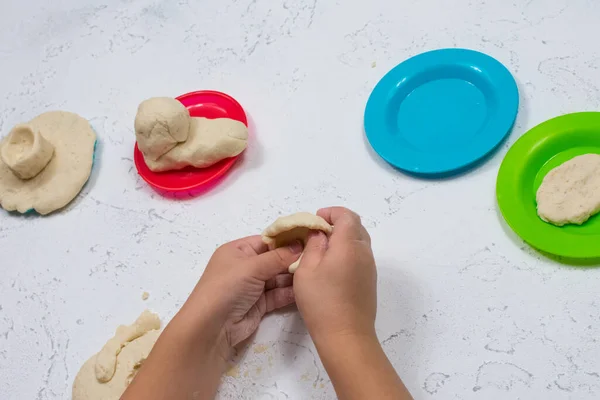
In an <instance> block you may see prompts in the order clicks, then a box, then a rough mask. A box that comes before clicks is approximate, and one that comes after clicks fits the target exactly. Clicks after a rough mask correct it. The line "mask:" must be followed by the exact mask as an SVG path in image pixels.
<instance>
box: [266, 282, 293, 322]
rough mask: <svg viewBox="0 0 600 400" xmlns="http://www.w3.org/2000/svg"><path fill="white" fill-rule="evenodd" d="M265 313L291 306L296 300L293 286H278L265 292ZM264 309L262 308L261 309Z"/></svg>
mask: <svg viewBox="0 0 600 400" xmlns="http://www.w3.org/2000/svg"><path fill="white" fill-rule="evenodd" d="M265 300H266V301H265V306H266V307H265V313H269V312H271V311H273V310H277V309H279V308H282V307H285V306H289V305H290V304H294V302H295V301H296V299H295V297H294V288H293V287H292V286H288V287H284V288H276V289H273V290H268V291H266V292H265ZM261 311H262V310H261ZM263 315H264V314H263Z"/></svg>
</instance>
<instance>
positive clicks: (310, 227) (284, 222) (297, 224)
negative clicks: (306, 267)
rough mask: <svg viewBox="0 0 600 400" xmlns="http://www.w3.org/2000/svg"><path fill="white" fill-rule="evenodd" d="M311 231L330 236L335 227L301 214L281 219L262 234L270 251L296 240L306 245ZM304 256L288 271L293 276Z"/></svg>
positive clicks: (308, 214)
mask: <svg viewBox="0 0 600 400" xmlns="http://www.w3.org/2000/svg"><path fill="white" fill-rule="evenodd" d="M310 231H323V232H325V233H326V234H327V235H330V234H331V232H332V231H333V227H332V226H331V225H329V224H328V223H327V221H325V220H324V219H323V218H321V217H319V216H318V215H314V214H311V213H307V212H299V213H296V214H292V215H288V216H287V217H279V218H277V220H276V221H275V222H273V223H272V224H271V225H269V226H268V227H267V229H265V230H264V231H263V233H262V240H263V242H264V243H265V244H266V245H267V246H268V247H269V250H273V249H276V248H277V247H282V246H286V245H288V244H290V243H292V242H294V241H296V240H299V241H301V242H302V244H304V245H306V240H307V239H308V234H309V233H310ZM301 259H302V255H300V257H299V258H298V260H296V261H295V262H294V263H293V264H292V265H290V267H289V268H288V271H289V273H290V274H293V273H295V272H296V270H297V269H298V265H300V260H301Z"/></svg>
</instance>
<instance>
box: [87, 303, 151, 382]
mask: <svg viewBox="0 0 600 400" xmlns="http://www.w3.org/2000/svg"><path fill="white" fill-rule="evenodd" d="M159 328H160V319H159V318H158V315H156V314H153V313H151V312H150V311H148V310H146V311H144V312H143V313H142V315H140V316H139V317H138V319H137V320H135V322H134V323H133V324H131V325H129V326H127V325H121V326H119V327H118V328H117V332H116V333H115V336H114V337H113V338H112V339H110V340H109V341H108V342H106V344H105V345H104V347H102V350H100V352H99V353H98V355H97V356H96V379H98V381H99V382H103V383H104V382H108V381H110V380H111V379H112V377H113V375H114V374H115V369H116V367H117V356H118V355H119V353H120V352H121V349H123V347H125V346H126V345H127V343H129V342H131V341H132V340H134V339H137V338H139V337H140V336H142V335H144V334H145V333H146V332H149V331H151V330H153V329H159Z"/></svg>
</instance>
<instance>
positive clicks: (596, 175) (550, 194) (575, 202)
mask: <svg viewBox="0 0 600 400" xmlns="http://www.w3.org/2000/svg"><path fill="white" fill-rule="evenodd" d="M536 200H537V211H538V215H539V216H540V218H541V219H542V220H544V221H546V222H550V223H552V224H554V225H557V226H563V225H566V224H578V225H581V224H583V223H584V222H585V221H587V220H588V219H589V218H590V217H591V216H593V215H594V214H597V213H598V212H600V155H598V154H584V155H582V156H578V157H575V158H573V159H571V160H569V161H567V162H565V163H564V164H562V165H559V166H558V167H556V168H554V169H553V170H551V171H550V172H548V174H547V175H546V176H545V177H544V180H543V181H542V184H541V185H540V188H539V189H538V191H537V194H536Z"/></svg>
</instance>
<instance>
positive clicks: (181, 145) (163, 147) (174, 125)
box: [134, 97, 248, 172]
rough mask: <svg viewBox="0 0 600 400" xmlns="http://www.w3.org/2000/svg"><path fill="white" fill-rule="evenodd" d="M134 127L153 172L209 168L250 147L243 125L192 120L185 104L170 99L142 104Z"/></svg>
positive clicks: (239, 123)
mask: <svg viewBox="0 0 600 400" xmlns="http://www.w3.org/2000/svg"><path fill="white" fill-rule="evenodd" d="M134 125H135V135H136V140H137V143H138V147H139V149H140V151H141V152H142V154H143V156H144V161H146V165H147V166H148V168H150V170H152V171H154V172H163V171H170V170H178V169H182V168H185V167H188V166H192V167H195V168H205V167H209V166H211V165H213V164H215V163H217V162H219V161H221V160H223V159H225V158H229V157H234V156H237V155H238V154H240V153H241V152H242V151H244V149H245V148H246V146H247V144H248V128H247V127H246V125H245V124H243V123H242V122H240V121H236V120H233V119H230V118H216V119H208V118H197V117H190V114H189V112H188V110H187V109H186V108H185V107H184V106H183V104H181V103H180V102H179V101H178V100H176V99H172V98H169V97H155V98H151V99H148V100H145V101H143V102H142V103H141V104H140V106H139V108H138V112H137V114H136V117H135V124H134Z"/></svg>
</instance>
